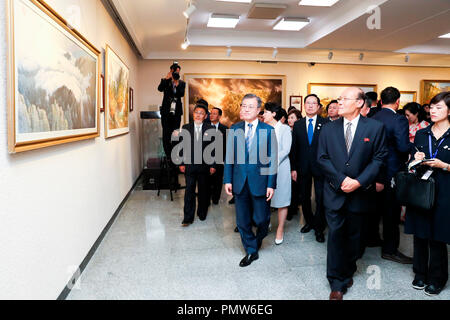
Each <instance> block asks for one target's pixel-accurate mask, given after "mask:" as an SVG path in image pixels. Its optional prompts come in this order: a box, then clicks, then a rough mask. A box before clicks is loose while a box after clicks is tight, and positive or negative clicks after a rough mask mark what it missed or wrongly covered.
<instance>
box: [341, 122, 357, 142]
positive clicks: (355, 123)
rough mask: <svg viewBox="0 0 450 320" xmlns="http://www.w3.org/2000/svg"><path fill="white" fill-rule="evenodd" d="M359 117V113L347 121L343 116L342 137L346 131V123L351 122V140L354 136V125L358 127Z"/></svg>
mask: <svg viewBox="0 0 450 320" xmlns="http://www.w3.org/2000/svg"><path fill="white" fill-rule="evenodd" d="M359 118H360V115H358V116H357V117H356V118H355V119H353V120H352V121H348V120H347V119H345V118H344V137H345V132H346V131H347V123H349V122H351V123H352V126H351V128H350V129H351V130H352V142H353V139H354V138H355V132H356V127H358V122H359Z"/></svg>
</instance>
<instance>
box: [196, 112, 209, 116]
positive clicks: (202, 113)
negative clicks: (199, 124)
mask: <svg viewBox="0 0 450 320" xmlns="http://www.w3.org/2000/svg"><path fill="white" fill-rule="evenodd" d="M194 114H198V115H200V116H204V115H205V114H206V113H204V112H202V111H195V112H194Z"/></svg>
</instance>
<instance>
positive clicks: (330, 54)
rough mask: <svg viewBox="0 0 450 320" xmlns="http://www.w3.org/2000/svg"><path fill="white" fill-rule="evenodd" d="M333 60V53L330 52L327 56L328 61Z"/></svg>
mask: <svg viewBox="0 0 450 320" xmlns="http://www.w3.org/2000/svg"><path fill="white" fill-rule="evenodd" d="M331 59H333V51H330V53H329V54H328V60H331Z"/></svg>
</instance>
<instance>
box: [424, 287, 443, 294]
mask: <svg viewBox="0 0 450 320" xmlns="http://www.w3.org/2000/svg"><path fill="white" fill-rule="evenodd" d="M442 289H444V287H438V286H435V285H434V284H429V285H427V286H426V287H425V294H426V295H427V296H437V295H438V294H439V293H441V291H442Z"/></svg>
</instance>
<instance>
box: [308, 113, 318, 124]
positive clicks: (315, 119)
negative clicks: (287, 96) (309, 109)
mask: <svg viewBox="0 0 450 320" xmlns="http://www.w3.org/2000/svg"><path fill="white" fill-rule="evenodd" d="M309 119H313V124H314V123H316V121H317V114H316V115H315V116H314V117H312V118H310V117H308V116H306V124H309Z"/></svg>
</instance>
